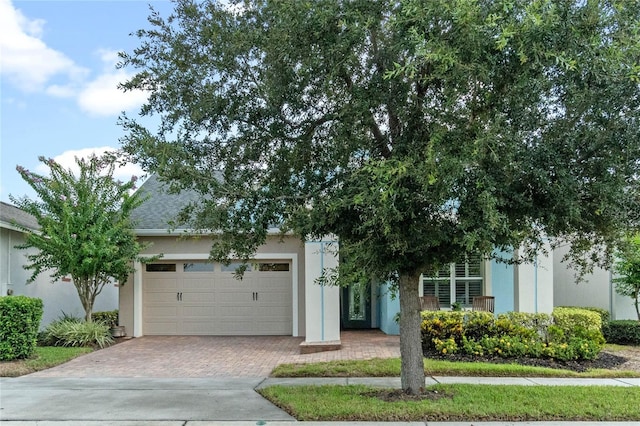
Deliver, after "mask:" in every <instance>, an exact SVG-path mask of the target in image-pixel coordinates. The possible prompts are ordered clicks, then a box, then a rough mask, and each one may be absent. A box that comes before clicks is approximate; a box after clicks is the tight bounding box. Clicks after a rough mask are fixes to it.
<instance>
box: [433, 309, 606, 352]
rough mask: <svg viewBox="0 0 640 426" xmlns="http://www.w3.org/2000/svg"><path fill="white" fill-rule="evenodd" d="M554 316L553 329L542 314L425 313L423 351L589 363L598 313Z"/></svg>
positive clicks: (598, 345)
mask: <svg viewBox="0 0 640 426" xmlns="http://www.w3.org/2000/svg"><path fill="white" fill-rule="evenodd" d="M559 313H560V321H559V324H554V323H553V322H554V319H555V318H554V317H552V316H550V315H546V314H528V313H521V312H518V313H508V314H501V315H498V317H495V316H494V315H493V314H491V313H488V312H449V311H436V312H429V311H425V312H423V313H422V339H423V342H422V343H423V349H424V351H425V352H427V353H429V352H431V353H438V354H441V355H452V354H464V355H470V356H498V357H502V358H520V357H530V358H553V359H557V360H562V361H569V360H581V359H585V360H590V359H595V358H596V357H597V356H598V354H599V353H600V350H601V349H602V345H603V344H604V338H603V337H602V333H601V331H600V326H599V325H598V321H599V320H600V314H599V313H596V312H592V311H586V310H576V309H569V310H560V311H559ZM594 324H595V325H594ZM585 325H587V326H588V327H585ZM596 326H597V327H596Z"/></svg>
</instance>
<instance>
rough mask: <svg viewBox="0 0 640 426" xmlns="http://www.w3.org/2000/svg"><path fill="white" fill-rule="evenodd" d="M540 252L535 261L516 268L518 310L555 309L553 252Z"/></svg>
mask: <svg viewBox="0 0 640 426" xmlns="http://www.w3.org/2000/svg"><path fill="white" fill-rule="evenodd" d="M545 249H546V250H547V253H548V254H546V255H545V254H543V253H542V252H540V253H538V255H537V256H536V260H535V262H533V263H525V264H522V265H518V266H517V267H516V268H514V275H515V277H514V286H515V291H514V293H515V309H516V311H518V312H531V313H545V314H550V313H551V312H552V311H553V254H552V250H551V245H550V244H549V243H545Z"/></svg>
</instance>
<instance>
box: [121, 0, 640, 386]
mask: <svg viewBox="0 0 640 426" xmlns="http://www.w3.org/2000/svg"><path fill="white" fill-rule="evenodd" d="M149 20H150V22H151V24H152V25H153V29H151V30H141V31H139V32H138V33H137V36H138V37H139V38H140V46H139V47H138V48H137V49H135V50H134V51H133V52H131V53H123V54H122V55H121V56H122V64H121V65H122V66H123V67H132V68H134V69H136V70H137V74H135V76H134V77H133V78H132V79H131V80H129V81H128V82H126V83H124V84H123V88H124V90H134V89H143V90H148V91H149V93H150V97H149V100H148V102H147V104H146V105H145V106H144V107H143V109H142V111H141V112H142V114H143V116H159V117H160V119H161V125H160V127H159V128H158V129H157V131H151V130H149V129H147V128H145V127H144V125H142V124H141V123H140V122H139V121H136V120H135V119H132V118H130V117H126V116H124V117H122V125H123V127H124V128H125V130H126V131H127V136H126V137H125V138H124V139H123V147H124V150H126V151H127V152H128V153H129V154H130V155H131V156H132V157H133V158H135V159H136V160H137V161H138V162H140V163H141V164H142V165H143V167H144V168H145V169H147V170H150V171H153V172H156V173H158V175H159V176H160V177H162V178H163V179H165V180H167V181H169V182H171V183H172V185H173V186H174V189H181V188H192V189H195V190H197V191H200V192H201V193H202V194H203V195H204V196H203V198H202V200H201V202H199V203H197V204H194V205H191V206H189V208H188V209H187V210H185V215H184V216H183V219H185V220H188V221H190V222H191V225H192V226H193V227H194V228H200V229H203V230H210V231H216V232H218V233H219V236H220V237H219V238H216V240H215V241H214V243H213V244H214V246H213V249H212V256H213V257H215V258H219V259H225V258H227V257H228V256H230V255H231V253H233V255H234V256H238V257H241V258H250V256H251V255H252V253H254V252H255V250H256V249H257V247H258V246H259V245H260V244H262V243H263V242H264V241H265V239H266V236H267V229H268V228H269V227H270V226H273V225H274V224H276V225H279V226H280V228H281V229H282V230H283V231H288V230H290V231H293V232H295V233H297V234H298V235H300V236H301V237H302V238H318V237H321V236H324V235H335V236H336V237H337V238H338V239H339V240H340V249H339V250H340V255H341V258H342V260H343V261H342V262H341V263H340V268H341V270H340V273H339V274H337V275H336V276H338V277H342V278H343V279H344V278H345V277H346V278H351V277H354V276H361V275H362V271H366V274H368V275H369V276H375V277H378V278H380V279H392V280H394V281H395V282H397V283H399V287H400V303H401V309H402V312H403V315H402V316H401V324H400V328H401V342H402V341H403V337H402V336H403V334H404V332H403V330H406V329H408V328H411V329H412V330H414V329H415V332H414V331H412V333H414V334H413V335H412V336H413V337H412V338H414V339H415V340H416V341H419V335H418V334H417V333H418V331H417V330H418V324H419V318H418V315H417V314H415V315H414V314H413V311H414V310H415V311H416V312H417V310H418V305H417V288H418V277H419V275H420V273H421V272H422V271H424V270H426V269H427V268H428V267H430V266H434V265H438V264H442V263H447V262H451V261H455V260H458V259H460V258H461V257H462V256H464V255H465V254H467V253H471V252H475V253H478V252H479V253H482V254H484V255H486V256H490V255H492V254H493V253H494V250H495V249H496V248H498V249H501V250H502V251H511V250H513V249H520V248H523V249H521V250H519V252H518V253H519V254H520V255H521V256H522V258H523V259H531V258H533V256H534V255H535V252H536V251H538V250H540V249H541V247H543V245H544V243H545V242H546V241H547V240H549V241H550V242H551V244H552V245H556V244H561V243H563V244H564V243H567V242H569V243H571V248H572V257H573V259H574V260H577V261H579V262H578V263H580V265H581V266H583V267H587V266H588V265H589V264H591V263H592V262H593V261H594V260H598V259H597V258H596V257H597V256H595V257H594V258H589V257H587V258H585V256H584V254H587V253H588V254H592V253H601V254H602V255H603V257H604V258H605V260H606V258H608V257H610V254H611V252H612V251H611V250H612V249H611V247H612V246H613V243H614V242H615V241H616V240H617V239H618V238H619V234H620V230H621V229H623V228H626V227H627V226H631V224H632V223H633V215H634V214H635V215H637V212H638V210H639V209H638V208H637V203H638V198H637V195H636V196H634V194H637V193H638V191H637V188H638V184H637V176H638V169H639V158H640V152H639V151H640V146H639V143H638V141H639V140H640V131H639V126H638V118H639V117H638V116H639V114H640V89H639V82H640V65H639V64H640V60H639V58H640V36H639V34H640V2H633V1H604V0H589V1H584V0H574V1H564V0H563V1H559V0H558V1H554V0H533V1H532V0H509V1H506V0H502V1H501V0H431V1H421V0H401V1H396V0H393V1H391V0H389V1H384V0H380V1H369V0H343V1H338V0H319V1H314V2H309V1H259V0H256V1H244V2H213V1H191V0H178V1H176V2H175V12H174V13H173V14H172V15H171V16H170V17H167V18H166V19H165V18H163V17H161V16H160V15H159V14H157V13H155V12H153V13H152V14H151V16H150V18H149ZM635 219H636V220H637V217H636V218H635ZM636 223H637V222H636ZM346 281H347V282H348V281H349V280H348V279H347V280H346ZM403 283H404V284H403ZM403 286H404V294H405V296H404V297H403ZM414 296H415V297H414ZM414 299H415V300H414ZM407 303H408V305H407ZM408 311H411V312H412V313H411V314H406V313H407V312H408ZM405 321H407V322H406V323H404V324H403V322H405ZM404 340H406V339H404ZM401 349H402V348H401ZM416 353H418V352H417V351H416ZM404 355H405V353H404V352H403V358H404ZM414 364H415V366H416V368H415V371H418V360H416V361H415V363H414ZM403 383H404V377H403ZM414 383H419V381H416V382H414ZM403 386H404V385H403Z"/></svg>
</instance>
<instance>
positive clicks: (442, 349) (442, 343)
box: [433, 337, 458, 355]
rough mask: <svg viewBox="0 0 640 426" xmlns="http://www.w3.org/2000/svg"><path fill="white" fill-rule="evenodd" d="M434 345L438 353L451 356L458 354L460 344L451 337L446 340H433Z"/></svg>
mask: <svg viewBox="0 0 640 426" xmlns="http://www.w3.org/2000/svg"><path fill="white" fill-rule="evenodd" d="M433 345H434V347H435V349H436V351H437V352H439V353H441V354H444V355H447V354H449V355H451V354H455V353H456V352H458V344H457V343H456V341H455V339H454V338H453V337H449V338H448V339H446V340H440V339H438V338H435V339H433Z"/></svg>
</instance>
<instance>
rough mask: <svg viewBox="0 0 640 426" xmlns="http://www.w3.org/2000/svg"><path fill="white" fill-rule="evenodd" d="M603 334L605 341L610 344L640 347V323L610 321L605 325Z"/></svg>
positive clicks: (633, 321)
mask: <svg viewBox="0 0 640 426" xmlns="http://www.w3.org/2000/svg"><path fill="white" fill-rule="evenodd" d="M602 332H603V334H604V338H605V340H606V341H607V342H609V343H617V344H619V345H640V321H635V320H615V321H609V322H608V323H606V324H605V325H604V327H603V329H602Z"/></svg>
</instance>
